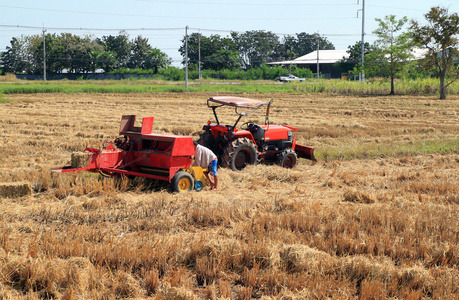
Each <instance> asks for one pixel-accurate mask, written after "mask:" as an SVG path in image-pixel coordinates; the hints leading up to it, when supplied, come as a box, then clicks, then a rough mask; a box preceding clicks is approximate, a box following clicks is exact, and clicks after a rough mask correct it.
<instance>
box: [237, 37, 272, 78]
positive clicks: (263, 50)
mask: <svg viewBox="0 0 459 300" xmlns="http://www.w3.org/2000/svg"><path fill="white" fill-rule="evenodd" d="M231 37H232V38H233V40H234V42H235V44H236V45H237V49H238V51H239V53H240V57H241V62H242V67H243V68H245V69H249V68H253V67H260V66H262V65H263V63H266V62H269V61H273V60H274V58H275V57H276V54H275V52H274V50H275V49H277V48H278V45H279V43H280V42H279V37H278V36H277V35H276V34H274V33H272V32H270V31H264V30H253V31H246V32H245V33H238V32H234V31H233V32H231Z"/></svg>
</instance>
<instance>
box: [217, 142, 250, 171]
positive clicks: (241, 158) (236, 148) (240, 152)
mask: <svg viewBox="0 0 459 300" xmlns="http://www.w3.org/2000/svg"><path fill="white" fill-rule="evenodd" d="M257 160H258V154H257V148H256V146H255V144H254V143H253V142H252V141H251V140H249V139H248V138H238V139H236V140H234V141H232V142H230V143H228V145H226V146H225V148H224V149H223V155H222V157H221V166H222V167H227V168H231V169H232V170H233V171H240V170H242V169H244V168H245V166H247V165H255V164H256V163H257Z"/></svg>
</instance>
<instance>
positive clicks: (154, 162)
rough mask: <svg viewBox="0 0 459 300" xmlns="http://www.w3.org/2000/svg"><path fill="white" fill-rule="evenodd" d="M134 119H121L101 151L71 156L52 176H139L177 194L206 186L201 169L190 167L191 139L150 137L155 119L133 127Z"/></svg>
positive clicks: (183, 137)
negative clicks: (164, 184) (167, 185)
mask: <svg viewBox="0 0 459 300" xmlns="http://www.w3.org/2000/svg"><path fill="white" fill-rule="evenodd" d="M135 117H136V116H135V115H125V116H123V117H122V119H121V126H120V132H119V134H120V136H122V137H120V138H117V139H116V140H115V141H114V143H105V144H104V145H103V147H102V149H96V148H86V149H85V150H84V152H83V153H73V154H72V163H71V166H66V167H58V168H53V169H52V171H55V172H74V171H89V172H98V173H101V174H104V175H109V176H114V177H116V176H122V175H125V176H140V177H146V178H152V179H158V180H166V181H168V182H170V183H171V188H172V190H174V191H177V192H187V191H191V190H193V189H195V190H198V191H200V190H201V189H202V188H203V187H204V186H205V185H206V181H205V176H204V173H203V169H202V168H200V167H194V166H192V159H193V156H194V154H195V148H194V145H193V139H192V138H191V137H188V136H177V135H160V134H153V133H151V132H152V128H153V119H154V117H145V118H143V121H142V126H141V127H136V126H134V124H135Z"/></svg>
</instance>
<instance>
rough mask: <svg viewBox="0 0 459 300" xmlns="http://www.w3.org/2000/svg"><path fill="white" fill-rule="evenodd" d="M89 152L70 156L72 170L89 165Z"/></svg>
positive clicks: (74, 153)
mask: <svg viewBox="0 0 459 300" xmlns="http://www.w3.org/2000/svg"><path fill="white" fill-rule="evenodd" d="M90 155H91V153H89V152H73V153H72V155H71V159H72V168H84V167H87V166H88V165H89V156H90Z"/></svg>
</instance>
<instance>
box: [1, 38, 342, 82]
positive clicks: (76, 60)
mask: <svg viewBox="0 0 459 300" xmlns="http://www.w3.org/2000/svg"><path fill="white" fill-rule="evenodd" d="M185 39H186V37H184V38H183V40H182V43H183V45H182V46H181V47H180V49H179V52H180V54H181V55H182V57H183V61H182V64H185V57H186V55H185V51H186V50H185V49H186V47H185ZM317 43H319V44H320V49H334V46H333V44H332V43H331V42H329V41H328V40H327V39H326V38H324V37H321V36H319V35H318V34H307V33H304V32H303V33H299V34H296V35H295V36H286V37H284V38H283V40H281V39H280V38H279V36H277V35H276V34H274V33H272V32H269V31H268V32H266V31H262V30H260V31H247V32H245V33H237V32H231V35H230V37H221V36H220V35H211V36H208V37H207V36H201V35H200V34H198V33H193V34H191V35H190V36H188V58H189V60H188V63H189V66H190V67H191V68H193V67H194V66H197V65H198V63H199V61H201V66H202V67H203V68H205V69H209V70H217V71H218V70H223V69H229V70H234V69H239V68H243V69H246V70H247V69H250V68H254V67H261V66H262V65H263V63H266V62H270V61H275V60H285V59H293V58H295V57H297V56H301V55H304V54H307V53H309V52H311V51H313V50H315V49H316V48H317V46H316V45H317ZM199 52H200V56H201V60H199ZM44 59H46V61H45V62H44V61H43V60H44ZM44 63H45V64H46V73H47V74H59V73H62V72H64V71H65V72H68V73H90V72H95V71H96V70H103V72H107V73H109V72H112V71H114V70H120V69H139V70H154V73H158V70H159V69H162V68H167V67H169V66H170V65H171V63H172V61H171V59H170V58H169V57H168V56H167V54H165V53H164V52H162V51H160V50H158V49H156V48H154V47H152V46H151V45H150V44H149V42H148V39H147V38H143V37H141V36H138V37H136V38H135V39H133V40H130V39H129V36H128V34H127V33H126V32H120V34H119V35H117V36H112V35H110V36H103V37H102V38H95V39H94V38H92V37H91V36H84V37H80V36H78V35H73V34H70V33H61V34H59V35H58V34H50V33H48V34H46V35H44V36H42V35H39V34H37V35H31V36H21V37H15V38H13V39H12V40H11V45H10V46H8V47H7V49H6V51H5V52H3V53H1V55H0V64H1V65H2V66H3V67H2V69H3V72H4V73H15V74H21V73H26V74H43V72H44Z"/></svg>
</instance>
